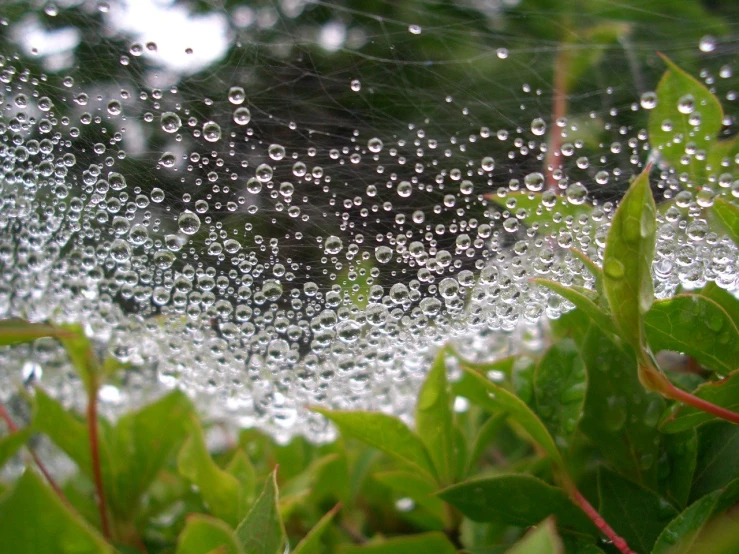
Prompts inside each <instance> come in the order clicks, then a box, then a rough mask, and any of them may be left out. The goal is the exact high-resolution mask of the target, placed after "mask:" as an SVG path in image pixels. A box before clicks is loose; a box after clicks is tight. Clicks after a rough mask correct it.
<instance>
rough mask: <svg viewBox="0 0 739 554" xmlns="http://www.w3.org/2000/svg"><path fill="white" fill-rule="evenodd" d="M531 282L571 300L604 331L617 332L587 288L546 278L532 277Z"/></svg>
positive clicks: (609, 318)
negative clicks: (567, 284) (587, 291)
mask: <svg viewBox="0 0 739 554" xmlns="http://www.w3.org/2000/svg"><path fill="white" fill-rule="evenodd" d="M533 282H534V283H537V284H539V285H542V286H544V287H546V288H548V289H550V290H553V291H554V292H556V293H557V294H559V295H560V296H561V297H563V298H565V299H566V300H569V301H570V302H572V303H573V304H574V305H575V307H576V308H578V309H579V310H580V311H582V312H583V313H584V314H585V315H587V316H588V317H589V318H590V319H591V320H592V321H593V323H595V324H596V325H597V326H598V327H600V328H601V329H602V330H603V331H604V332H606V333H611V334H617V333H618V330H617V329H616V326H615V325H614V324H613V320H612V319H611V317H610V316H609V315H608V314H607V313H606V312H605V311H603V309H602V308H601V307H600V306H598V304H596V303H595V301H594V300H593V299H592V298H589V297H588V296H587V294H586V292H585V291H586V290H587V289H582V290H580V289H579V287H574V286H571V287H566V286H564V285H560V284H559V283H557V282H555V281H549V280H547V279H534V280H533ZM591 292H592V291H591Z"/></svg>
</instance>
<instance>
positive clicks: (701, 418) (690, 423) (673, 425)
mask: <svg viewBox="0 0 739 554" xmlns="http://www.w3.org/2000/svg"><path fill="white" fill-rule="evenodd" d="M693 395H695V396H697V397H698V398H702V399H703V400H707V401H708V402H710V403H711V404H715V405H716V406H720V407H722V408H726V409H727V410H731V411H733V412H739V370H737V371H734V372H732V373H731V374H729V375H727V376H726V377H724V378H723V379H721V380H719V381H709V382H707V383H703V384H702V385H701V386H699V387H698V388H697V389H695V390H694V391H693ZM715 419H717V418H716V416H714V415H712V414H709V413H707V412H704V411H703V410H699V409H697V408H694V407H693V406H687V405H685V404H682V403H680V402H677V403H675V404H674V405H673V406H672V407H671V409H670V410H669V412H668V413H667V414H665V416H664V417H663V419H662V422H661V423H660V429H661V430H662V431H663V432H665V433H678V432H680V431H684V430H686V429H692V428H693V427H696V426H698V425H700V424H701V423H705V422H707V421H712V420H715Z"/></svg>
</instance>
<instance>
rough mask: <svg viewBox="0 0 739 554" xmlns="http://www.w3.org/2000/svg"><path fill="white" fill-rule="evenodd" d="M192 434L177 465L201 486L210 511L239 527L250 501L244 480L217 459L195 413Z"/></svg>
mask: <svg viewBox="0 0 739 554" xmlns="http://www.w3.org/2000/svg"><path fill="white" fill-rule="evenodd" d="M190 423H191V425H190V429H191V435H190V438H188V439H187V440H186V441H185V444H183V445H182V448H181V449H180V453H179V456H178V457H177V468H178V470H179V472H180V474H181V475H182V476H183V477H186V478H187V479H189V480H190V481H192V482H193V483H194V484H195V485H197V487H198V489H199V490H200V495H201V496H202V497H203V500H205V502H206V504H207V506H208V509H209V511H210V513H212V514H213V515H214V516H216V517H218V518H220V519H222V520H224V521H225V522H226V523H228V524H229V525H232V526H235V525H238V524H239V522H240V521H241V520H242V519H243V517H244V515H245V514H246V501H245V498H244V497H245V495H244V491H243V490H242V487H241V483H240V482H239V480H238V479H236V477H234V476H233V475H231V474H230V473H228V472H227V471H224V470H223V469H221V468H220V467H218V465H217V464H216V463H215V462H214V461H213V459H212V458H211V457H210V453H209V452H208V447H207V446H206V444H205V436H204V435H203V429H202V428H201V427H200V423H199V422H198V421H197V420H196V419H195V416H191V418H190Z"/></svg>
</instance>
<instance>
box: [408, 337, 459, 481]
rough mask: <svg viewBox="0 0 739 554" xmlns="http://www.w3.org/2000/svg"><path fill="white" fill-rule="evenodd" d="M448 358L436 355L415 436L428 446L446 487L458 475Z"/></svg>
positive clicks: (422, 396) (418, 405) (422, 393)
mask: <svg viewBox="0 0 739 554" xmlns="http://www.w3.org/2000/svg"><path fill="white" fill-rule="evenodd" d="M447 356H448V353H447V351H446V349H442V350H441V352H439V354H438V355H437V356H436V359H435V360H434V363H433V364H432V365H431V369H430V371H429V373H428V375H427V376H426V380H425V381H424V383H423V385H422V386H421V390H420V391H419V393H418V400H417V401H416V433H417V434H418V436H419V437H420V438H421V441H423V443H424V444H425V446H426V450H427V452H428V454H429V456H430V457H431V460H432V461H433V463H434V467H435V468H436V473H437V475H438V476H439V481H440V483H442V484H443V485H445V484H450V483H452V482H454V477H455V476H456V473H457V468H456V455H455V451H456V441H455V437H454V418H453V415H452V405H451V396H450V393H449V384H448V382H447V378H446V358H447Z"/></svg>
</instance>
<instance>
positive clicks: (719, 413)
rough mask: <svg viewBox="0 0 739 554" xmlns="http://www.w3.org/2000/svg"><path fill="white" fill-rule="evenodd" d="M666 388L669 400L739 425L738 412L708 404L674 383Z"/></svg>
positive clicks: (665, 392)
mask: <svg viewBox="0 0 739 554" xmlns="http://www.w3.org/2000/svg"><path fill="white" fill-rule="evenodd" d="M665 388H666V389H667V390H665V391H664V392H663V394H664V395H665V396H666V397H667V398H671V399H672V400H677V401H678V402H682V403H683V404H687V405H688V406H693V407H694V408H697V409H699V410H701V411H704V412H706V413H708V414H711V415H715V416H716V417H720V418H721V419H725V420H726V421H730V422H732V423H737V424H739V414H738V413H736V412H732V411H731V410H727V409H726V408H722V407H721V406H717V405H716V404H713V403H711V402H708V401H707V400H703V399H702V398H698V397H697V396H695V395H694V394H691V393H689V392H687V391H684V390H682V389H680V388H678V387H676V386H675V385H673V384H672V383H669V385H668V386H667V387H665Z"/></svg>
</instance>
